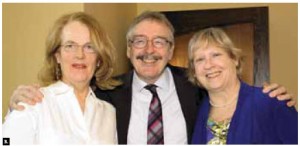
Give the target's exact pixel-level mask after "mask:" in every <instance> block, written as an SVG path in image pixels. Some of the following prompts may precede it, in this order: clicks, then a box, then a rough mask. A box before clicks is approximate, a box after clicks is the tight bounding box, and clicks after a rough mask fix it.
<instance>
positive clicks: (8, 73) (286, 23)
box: [2, 3, 298, 117]
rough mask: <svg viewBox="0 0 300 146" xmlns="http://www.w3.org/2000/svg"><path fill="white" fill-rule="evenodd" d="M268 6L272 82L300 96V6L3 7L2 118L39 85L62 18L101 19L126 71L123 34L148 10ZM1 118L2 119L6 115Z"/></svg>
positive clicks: (121, 65) (122, 67)
mask: <svg viewBox="0 0 300 146" xmlns="http://www.w3.org/2000/svg"><path fill="white" fill-rule="evenodd" d="M254 6H268V7H269V14H270V16H269V19H270V21H269V24H270V71H271V82H276V83H280V84H283V85H284V86H285V87H287V88H288V90H289V92H290V93H293V94H295V96H296V97H297V95H298V90H297V89H298V84H297V81H298V77H297V75H298V72H297V71H298V70H297V46H298V44H297V32H298V30H297V26H298V18H297V14H298V13H297V9H298V6H297V4H245V3H242V4H230V3H227V4H199V3H198V4H163V3H160V4H147V3H142V4H134V3H132V4H130V3H127V4H117V3H113V4H109V3H106V4H90V3H87V4H13V3H10V4H6V3H4V4H2V13H3V14H2V31H3V32H2V36H3V38H2V43H3V46H2V49H3V50H2V54H3V63H2V65H3V66H2V70H3V71H2V78H3V83H2V91H3V93H2V114H3V116H4V115H5V114H6V112H7V107H8V102H9V98H10V96H11V95H12V92H13V90H14V89H15V88H16V87H17V86H18V85H20V84H32V83H33V82H36V81H37V80H36V75H37V72H38V71H39V69H40V67H41V65H42V63H43V56H44V51H45V50H44V48H45V47H44V42H45V38H46V35H47V33H48V30H49V29H50V27H51V25H52V24H53V22H54V21H55V20H56V19H57V18H58V17H59V16H61V15H62V14H65V13H69V12H73V11H85V12H87V13H89V14H91V15H93V16H95V17H96V19H98V21H99V22H100V23H101V24H102V26H103V27H104V28H105V29H106V31H107V32H108V34H109V35H110V36H111V38H112V41H113V43H114V44H115V47H116V49H117V50H118V52H117V54H118V60H117V61H118V62H119V63H118V64H117V67H118V70H117V71H116V74H120V73H123V72H125V71H126V70H127V69H128V64H129V63H128V60H127V57H126V53H125V52H126V41H125V33H126V31H127V27H128V25H129V23H130V22H131V20H132V19H133V18H134V17H135V16H136V15H137V14H140V13H141V12H142V11H144V10H157V11H178V10H193V9H215V8H237V7H254ZM3 116H2V117H3Z"/></svg>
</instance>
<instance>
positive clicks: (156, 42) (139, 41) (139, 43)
mask: <svg viewBox="0 0 300 146" xmlns="http://www.w3.org/2000/svg"><path fill="white" fill-rule="evenodd" d="M129 41H130V43H131V45H132V46H133V47H134V48H139V49H142V48H145V47H146V46H147V45H148V41H151V43H152V45H153V46H154V47H155V48H158V49H161V48H166V47H168V45H170V44H171V41H169V40H168V39H166V38H164V37H156V38H153V39H152V40H149V39H148V38H147V37H146V36H135V37H134V38H133V39H132V40H129Z"/></svg>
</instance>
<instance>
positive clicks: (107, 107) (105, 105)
mask: <svg viewBox="0 0 300 146" xmlns="http://www.w3.org/2000/svg"><path fill="white" fill-rule="evenodd" d="M95 99H96V98H95ZM94 101H95V105H96V108H97V109H98V110H103V111H104V112H108V113H112V114H115V113H116V109H115V108H114V106H113V105H112V104H111V103H109V102H107V101H104V100H99V99H96V100H94Z"/></svg>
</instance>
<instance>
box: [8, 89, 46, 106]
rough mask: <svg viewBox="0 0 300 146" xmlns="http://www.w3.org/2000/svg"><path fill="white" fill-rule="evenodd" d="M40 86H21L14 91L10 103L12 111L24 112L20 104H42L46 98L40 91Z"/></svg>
mask: <svg viewBox="0 0 300 146" xmlns="http://www.w3.org/2000/svg"><path fill="white" fill-rule="evenodd" d="M39 88H40V87H39V85H37V84H34V85H20V86H18V87H17V89H16V90H14V92H13V94H12V96H11V97H10V101H9V108H10V110H14V109H15V110H19V111H21V110H24V108H25V107H24V106H22V105H18V103H19V102H24V103H27V104H29V105H35V104H36V103H37V102H41V101H42V98H43V97H44V96H43V94H42V93H41V92H40V91H39Z"/></svg>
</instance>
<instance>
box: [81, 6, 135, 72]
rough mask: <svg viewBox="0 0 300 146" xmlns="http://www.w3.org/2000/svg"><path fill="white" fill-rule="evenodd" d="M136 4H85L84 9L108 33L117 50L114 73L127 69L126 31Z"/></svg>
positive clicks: (133, 14)
mask: <svg viewBox="0 0 300 146" xmlns="http://www.w3.org/2000/svg"><path fill="white" fill-rule="evenodd" d="M136 10H137V4H130V3H127V4H117V3H106V4H103V3H102V4H90V3H89V4H85V5H84V11H85V12H86V13H89V14H91V15H93V16H94V17H95V18H96V19H97V20H98V21H99V22H100V24H101V25H102V26H103V27H104V29H105V30H106V31H107V33H108V34H109V35H110V37H111V39H112V41H113V43H114V45H115V47H116V52H117V64H116V71H115V74H122V73H125V72H126V71H128V66H129V60H128V59H127V57H126V39H125V38H126V32H127V29H128V26H129V24H130V23H131V21H132V20H133V18H134V17H135V16H136Z"/></svg>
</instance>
